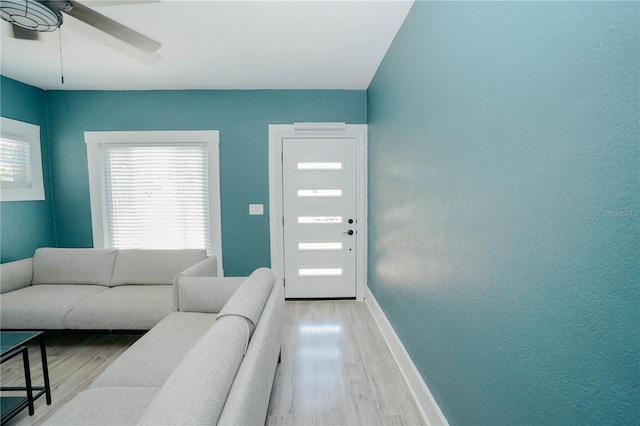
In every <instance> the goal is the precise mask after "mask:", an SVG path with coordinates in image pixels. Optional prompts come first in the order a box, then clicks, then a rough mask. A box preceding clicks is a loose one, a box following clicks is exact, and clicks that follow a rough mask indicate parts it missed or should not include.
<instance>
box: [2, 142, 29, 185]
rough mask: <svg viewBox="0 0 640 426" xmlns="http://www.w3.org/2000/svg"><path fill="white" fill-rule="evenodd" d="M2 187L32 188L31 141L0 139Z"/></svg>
mask: <svg viewBox="0 0 640 426" xmlns="http://www.w3.org/2000/svg"><path fill="white" fill-rule="evenodd" d="M0 185H2V187H6V188H29V187H31V158H30V155H29V141H26V140H21V139H20V138H19V137H16V136H4V135H3V136H2V137H1V138H0Z"/></svg>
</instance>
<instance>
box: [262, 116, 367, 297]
mask: <svg viewBox="0 0 640 426" xmlns="http://www.w3.org/2000/svg"><path fill="white" fill-rule="evenodd" d="M337 124H340V123H337ZM343 126H345V127H349V126H346V125H343ZM278 151H279V152H278ZM276 155H277V157H279V158H277V157H276ZM365 156H366V127H365V126H362V125H352V126H351V127H350V128H348V129H346V128H345V129H343V130H342V131H338V130H335V129H333V130H330V131H326V129H325V131H311V130H309V129H308V128H305V131H295V129H294V126H285V125H275V126H270V169H271V168H273V169H274V170H270V215H271V216H272V217H271V246H272V250H271V253H272V268H273V269H274V272H276V275H277V276H278V277H282V278H284V280H285V297H287V298H294V299H295V298H305V299H306V298H309V299H311V298H358V299H362V298H363V297H364V292H365V291H364V289H365V288H366V284H365V279H366V277H365V275H366V262H365V259H366V245H365V244H363V243H364V242H365V241H366V227H365V226H366V211H365V210H366V194H364V192H366V171H365V170H363V168H364V165H366V158H363V157H365ZM276 161H277V163H278V164H277V167H279V170H275V167H276V164H275V162H276ZM275 195H279V197H277V196H275ZM279 216H281V218H280V217H279ZM279 219H281V222H280V223H278V222H279Z"/></svg>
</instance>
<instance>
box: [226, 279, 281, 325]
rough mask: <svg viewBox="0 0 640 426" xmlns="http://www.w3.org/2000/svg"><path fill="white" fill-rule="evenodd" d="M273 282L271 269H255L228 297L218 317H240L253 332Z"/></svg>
mask: <svg viewBox="0 0 640 426" xmlns="http://www.w3.org/2000/svg"><path fill="white" fill-rule="evenodd" d="M274 282H275V277H274V275H273V271H271V269H268V268H258V269H256V270H255V271H253V273H252V274H251V275H249V277H248V278H247V279H246V280H245V281H244V282H243V283H242V285H240V287H239V288H238V289H237V290H236V291H235V293H233V296H231V297H230V298H229V301H228V302H227V303H226V304H225V305H224V307H223V308H222V310H221V311H220V313H219V314H218V319H220V318H223V317H226V316H239V317H242V318H244V319H245V320H246V321H247V322H248V324H249V327H250V330H251V333H253V331H254V330H255V328H256V325H258V320H259V319H260V315H262V310H263V309H264V305H265V304H266V303H267V299H268V298H269V295H270V294H271V290H273V283H274Z"/></svg>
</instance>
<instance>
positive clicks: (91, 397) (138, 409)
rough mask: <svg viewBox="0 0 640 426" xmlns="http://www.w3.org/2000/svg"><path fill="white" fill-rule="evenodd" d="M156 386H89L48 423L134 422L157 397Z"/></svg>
mask: <svg viewBox="0 0 640 426" xmlns="http://www.w3.org/2000/svg"><path fill="white" fill-rule="evenodd" d="M156 393H158V388H154V387H105V388H93V389H87V390H85V391H83V392H80V393H79V394H78V395H76V396H75V397H74V398H73V399H72V400H71V401H69V402H68V403H67V404H65V405H64V406H63V407H62V408H61V409H59V410H58V411H57V412H56V413H55V414H54V415H53V416H51V417H49V419H47V421H46V422H45V423H44V424H47V425H63V426H69V425H83V426H84V425H86V426H89V425H118V426H121V425H133V424H135V423H136V421H137V420H138V418H140V416H141V415H142V413H143V412H144V410H145V408H146V407H147V405H149V403H150V402H151V400H152V399H153V397H154V396H155V395H156Z"/></svg>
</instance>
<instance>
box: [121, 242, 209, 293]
mask: <svg viewBox="0 0 640 426" xmlns="http://www.w3.org/2000/svg"><path fill="white" fill-rule="evenodd" d="M206 257H207V252H206V250H198V249H181V250H141V249H129V250H120V251H119V252H118V258H117V259H116V264H115V268H114V270H113V277H112V279H111V285H112V286H119V285H128V284H138V285H158V284H166V285H169V284H173V279H174V278H175V276H176V275H178V274H179V273H180V272H182V271H184V270H185V269H187V268H189V267H191V266H193V265H195V264H196V263H198V262H200V261H201V260H204V259H205V258H206Z"/></svg>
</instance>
